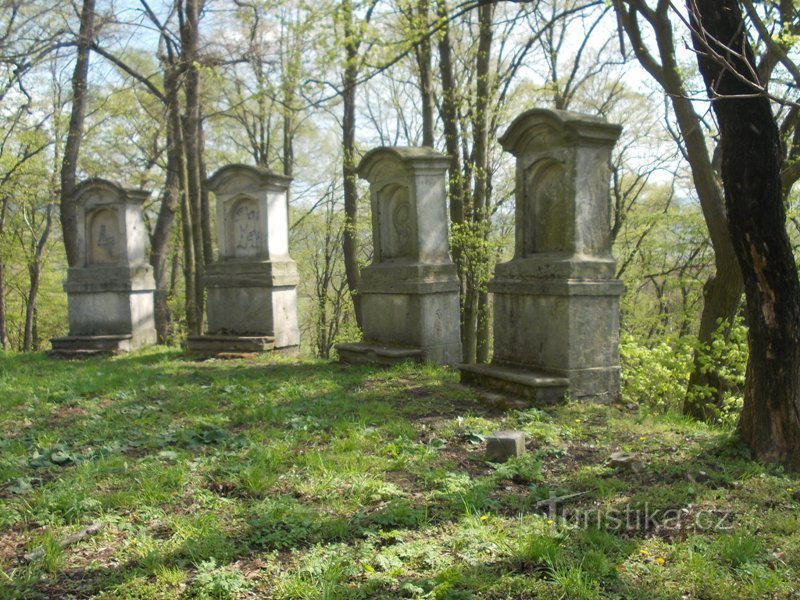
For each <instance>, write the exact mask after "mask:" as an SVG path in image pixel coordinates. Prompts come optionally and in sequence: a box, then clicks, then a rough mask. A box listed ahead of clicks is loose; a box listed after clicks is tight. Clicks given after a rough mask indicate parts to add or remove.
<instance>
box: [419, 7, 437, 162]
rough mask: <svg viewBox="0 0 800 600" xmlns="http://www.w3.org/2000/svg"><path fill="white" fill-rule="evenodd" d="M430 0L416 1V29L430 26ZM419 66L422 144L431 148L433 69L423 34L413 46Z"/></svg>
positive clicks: (428, 40)
mask: <svg viewBox="0 0 800 600" xmlns="http://www.w3.org/2000/svg"><path fill="white" fill-rule="evenodd" d="M429 5H430V0H418V2H417V19H418V21H419V22H418V23H417V31H422V32H427V30H428V27H429V26H430V22H429V18H428V12H429ZM414 50H415V51H416V57H417V67H418V68H419V91H420V96H421V100H422V107H421V112H422V145H423V146H428V147H430V148H433V128H434V120H433V110H434V106H435V102H434V97H433V69H432V67H431V39H430V37H428V36H425V37H424V38H423V39H422V40H420V41H419V43H417V44H416V45H415V46H414Z"/></svg>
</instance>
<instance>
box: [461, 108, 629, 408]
mask: <svg viewBox="0 0 800 600" xmlns="http://www.w3.org/2000/svg"><path fill="white" fill-rule="evenodd" d="M620 132H621V127H620V126H619V125H613V124H609V123H606V122H605V121H603V120H601V119H598V118H594V117H589V116H586V115H581V114H576V113H571V112H565V111H552V110H544V109H533V110H529V111H527V112H525V113H523V114H522V115H520V116H519V117H517V119H515V120H514V122H513V123H512V124H511V126H510V127H509V129H508V131H506V133H505V134H504V135H503V136H502V137H501V138H500V143H501V144H502V145H503V148H504V149H505V150H507V151H509V152H511V153H512V154H513V155H514V156H515V157H516V158H517V166H516V230H515V231H516V242H515V252H514V258H513V259H512V260H510V261H508V262H506V263H502V264H498V265H497V268H496V270H495V276H494V279H492V281H491V282H490V283H489V290H490V291H491V292H492V293H493V295H494V308H493V310H494V358H493V360H492V363H491V364H490V365H462V367H461V377H462V381H464V382H466V383H472V384H477V385H480V386H485V387H490V388H495V389H500V390H503V391H507V392H511V393H514V394H516V395H520V396H523V397H527V398H530V399H532V400H535V401H539V402H553V401H556V400H558V399H559V398H561V397H562V396H563V395H564V394H565V393H566V392H569V394H570V395H571V397H572V398H577V399H580V398H589V397H591V398H595V399H598V400H601V401H605V400H613V399H616V398H617V397H618V396H619V385H620V381H619V376H620V375H619V371H620V367H619V348H618V344H619V297H620V295H621V294H622V291H623V285H622V282H620V281H619V280H617V279H615V278H614V274H615V266H616V263H615V261H614V258H613V257H612V255H611V236H610V231H609V210H610V203H609V191H608V190H609V177H610V172H609V166H608V165H609V159H610V155H611V150H612V148H613V147H614V144H615V143H616V140H617V138H618V137H619V134H620Z"/></svg>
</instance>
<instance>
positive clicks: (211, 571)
mask: <svg viewBox="0 0 800 600" xmlns="http://www.w3.org/2000/svg"><path fill="white" fill-rule="evenodd" d="M247 588H248V583H247V579H245V577H244V576H243V575H242V573H241V572H240V571H239V570H237V569H233V568H225V567H219V566H217V561H216V560H215V559H214V558H210V559H209V560H206V561H202V562H200V563H199V564H198V565H197V573H196V575H195V576H194V579H193V580H192V584H191V588H190V593H191V595H192V596H193V597H195V598H214V599H220V600H225V599H227V598H236V597H237V596H239V595H240V594H242V593H243V592H245V591H246V590H247Z"/></svg>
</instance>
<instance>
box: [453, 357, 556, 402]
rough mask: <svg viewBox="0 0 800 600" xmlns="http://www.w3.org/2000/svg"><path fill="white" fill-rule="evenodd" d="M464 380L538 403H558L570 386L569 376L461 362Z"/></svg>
mask: <svg viewBox="0 0 800 600" xmlns="http://www.w3.org/2000/svg"><path fill="white" fill-rule="evenodd" d="M458 368H459V370H460V371H461V383H465V384H467V385H473V386H476V387H480V388H484V389H490V390H496V391H499V392H501V393H503V394H508V395H510V396H514V397H517V398H522V399H523V400H526V401H529V402H530V403H532V404H536V405H540V406H541V405H547V404H557V403H558V402H561V401H562V400H563V399H564V397H565V395H566V393H567V390H568V389H569V385H570V381H569V379H567V378H566V377H557V376H554V375H550V374H547V373H543V372H537V371H532V370H528V369H518V368H514V367H506V366H501V365H495V364H491V365H459V367H458Z"/></svg>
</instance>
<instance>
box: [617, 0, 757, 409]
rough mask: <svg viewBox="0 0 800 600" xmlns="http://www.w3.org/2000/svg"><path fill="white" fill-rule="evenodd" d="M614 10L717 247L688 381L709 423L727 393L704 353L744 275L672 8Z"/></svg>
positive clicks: (630, 4) (636, 0) (726, 321)
mask: <svg viewBox="0 0 800 600" xmlns="http://www.w3.org/2000/svg"><path fill="white" fill-rule="evenodd" d="M615 6H616V9H617V14H618V16H619V19H620V23H621V24H622V26H623V28H624V29H625V31H626V32H627V34H628V37H629V39H630V41H631V46H632V50H633V52H634V53H635V54H636V58H637V59H638V61H639V63H640V64H641V65H642V67H643V68H644V69H645V70H646V71H647V72H648V73H649V74H650V75H651V76H652V77H653V79H655V80H656V81H657V82H658V83H659V85H661V87H662V88H663V90H664V92H666V94H667V96H668V97H669V99H670V102H671V103H672V108H673V110H674V111H675V117H676V119H677V121H678V130H679V131H680V134H681V138H682V139H683V144H684V148H685V155H686V159H687V161H688V162H689V167H690V169H691V172H692V180H693V182H694V186H695V190H696V191H697V196H698V198H699V200H700V207H701V209H702V211H703V217H704V219H705V222H706V226H707V227H708V232H709V237H710V238H711V245H712V246H713V247H714V263H715V274H714V275H712V276H711V277H709V279H708V281H707V282H706V284H705V287H704V290H703V292H704V303H703V312H702V316H701V319H700V329H699V331H698V336H697V337H698V350H697V351H696V352H695V357H694V366H693V370H692V373H691V375H690V377H689V385H688V387H687V394H686V399H685V402H684V407H683V411H684V413H686V414H688V415H692V416H694V417H696V418H702V419H705V418H707V417H709V416H711V415H712V413H713V412H714V411H713V410H712V411H709V410H708V404H709V403H710V404H712V405H715V406H717V407H719V406H720V405H721V402H722V397H723V395H724V391H725V390H724V389H719V388H717V387H716V386H718V385H719V384H720V383H721V381H720V377H719V376H718V374H717V373H714V372H705V369H704V368H703V361H702V354H701V352H702V348H704V347H707V346H709V345H710V344H711V343H712V341H713V339H714V337H715V335H717V334H716V332H717V331H718V329H719V328H721V329H722V331H726V330H727V329H728V328H729V327H730V325H731V323H732V322H733V319H734V317H735V316H736V311H737V309H738V306H739V302H740V301H741V296H742V290H743V284H742V279H741V273H740V272H739V267H738V263H737V261H736V256H735V253H734V250H733V245H732V243H731V239H730V234H729V232H728V228H727V225H726V222H727V217H726V211H725V202H724V199H723V195H722V190H721V188H720V185H719V182H718V181H717V177H716V173H715V171H714V167H713V166H712V162H711V158H710V156H709V154H708V146H707V144H706V138H705V136H704V135H703V128H702V121H701V120H700V117H699V116H698V114H697V112H695V110H694V107H693V105H692V102H691V100H690V99H689V95H688V94H687V93H686V90H685V89H684V84H683V79H682V76H681V71H680V67H679V65H678V62H677V59H676V55H675V41H674V37H673V30H672V23H671V20H670V15H669V12H670V10H671V7H670V3H668V2H659V3H658V5H657V7H656V8H655V9H654V10H653V9H650V8H648V7H647V6H646V5H645V3H644V2H642V1H641V0H625V1H624V2H623V1H620V2H617V3H616V4H615ZM626 7H627V8H626ZM640 17H641V18H644V19H646V20H647V21H648V22H649V24H650V26H651V27H652V31H653V34H654V36H655V43H656V45H657V47H658V55H659V58H660V60H661V62H660V63H659V62H658V60H657V59H656V57H654V56H653V55H652V54H650V52H649V51H648V49H647V46H646V43H645V41H644V40H643V36H642V33H641V30H640V27H639V20H638V19H639V18H640ZM697 386H713V387H714V388H715V389H717V393H716V394H715V396H714V397H713V398H711V399H700V400H699V401H697V399H696V398H695V396H694V395H693V393H692V392H693V390H695V389H697Z"/></svg>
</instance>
